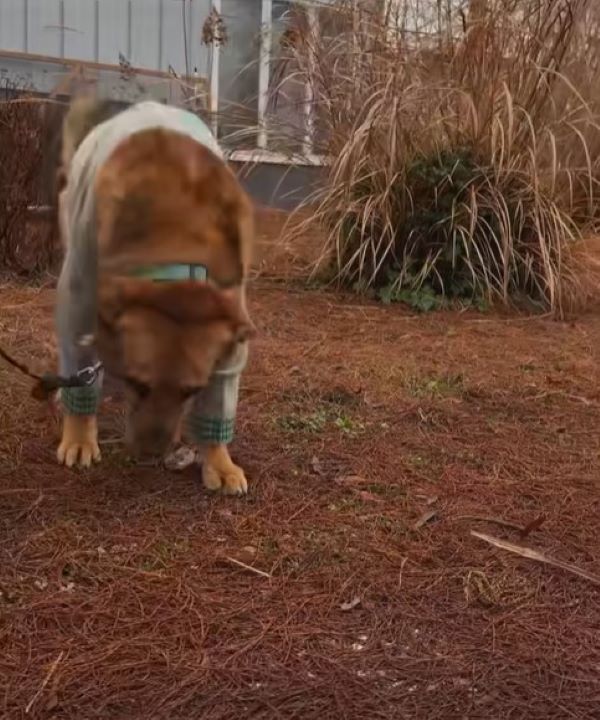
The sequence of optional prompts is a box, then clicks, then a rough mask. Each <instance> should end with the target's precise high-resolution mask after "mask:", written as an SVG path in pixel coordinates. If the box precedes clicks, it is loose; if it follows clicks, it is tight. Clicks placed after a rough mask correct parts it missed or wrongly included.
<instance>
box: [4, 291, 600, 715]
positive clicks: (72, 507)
mask: <svg viewBox="0 0 600 720" xmlns="http://www.w3.org/2000/svg"><path fill="white" fill-rule="evenodd" d="M53 300H54V296H53V292H52V291H49V290H46V291H39V290H33V289H31V288H29V289H27V288H23V287H20V288H12V289H11V288H4V289H2V292H1V293H0V311H1V317H2V323H1V325H2V327H1V328H0V342H1V343H2V345H3V346H4V347H7V348H10V349H11V350H12V351H13V352H14V353H15V354H16V355H18V356H20V357H27V358H28V359H29V362H30V363H31V365H32V367H35V368H36V369H39V370H44V369H46V368H47V367H48V363H49V362H50V360H49V358H52V357H54V344H53V341H52V329H51V328H52V306H53ZM250 302H251V312H252V316H253V318H254V319H255V321H256V322H257V325H258V330H259V335H258V337H257V339H256V342H255V343H254V346H253V350H252V354H251V362H250V365H249V368H248V371H247V372H246V373H245V374H244V379H243V386H242V394H241V403H240V414H239V427H238V429H239V433H238V437H237V440H236V442H235V445H234V447H233V453H234V457H235V458H236V459H238V461H239V462H241V463H242V464H243V465H244V467H245V468H246V469H247V471H248V475H249V478H250V480H251V493H250V495H249V496H248V497H247V498H245V499H244V500H240V501H237V500H232V499H231V498H222V497H212V496H209V495H208V494H207V493H205V492H204V491H203V490H202V488H201V484H200V479H199V472H198V470H197V469H190V470H188V471H186V472H184V473H183V474H171V473H166V472H164V471H161V470H159V469H156V468H140V467H135V466H132V465H131V464H130V463H129V462H127V459H126V456H125V453H124V449H123V446H122V443H121V438H122V435H121V434H120V433H119V429H120V427H121V425H122V413H123V409H124V408H123V405H122V402H121V400H119V399H118V397H117V396H116V394H115V393H114V391H113V389H112V388H110V387H108V385H107V388H106V397H105V403H104V405H103V408H102V413H101V417H100V422H101V442H102V450H103V455H104V459H103V463H101V464H100V465H99V466H97V467H95V468H93V469H92V470H90V471H89V472H85V473H84V472H76V471H67V470H65V469H64V468H61V467H59V466H57V465H56V463H55V459H54V448H55V446H56V437H57V433H58V427H57V424H56V423H55V422H54V421H53V420H52V418H51V417H48V414H47V411H46V409H45V408H44V406H41V405H39V404H34V401H33V400H32V399H31V398H29V397H28V392H27V391H28V383H27V382H26V381H25V380H24V379H22V378H20V377H19V376H18V374H16V373H15V372H14V371H13V370H12V369H11V368H9V367H6V366H0V379H1V380H2V382H1V384H0V387H1V395H0V425H1V427H2V434H1V437H0V457H1V458H2V464H1V466H0V613H1V616H2V623H1V624H0V647H1V648H2V653H0V718H2V719H3V720H4V718H6V720H13V719H14V720H21V719H22V720H28V719H29V718H34V719H36V720H38V719H39V720H52V719H55V720H58V719H59V718H60V720H71V719H73V720H75V719H77V720H81V719H83V718H85V719H86V720H87V719H88V718H89V719H90V720H91V719H92V718H110V719H111V720H125V719H127V720H138V719H139V720H142V719H143V720H148V719H151V720H163V719H164V720H167V719H168V720H184V719H188V718H206V719H214V720H217V719H219V720H232V719H233V718H240V717H251V718H260V719H263V718H264V720H272V718H277V717H284V718H302V720H312V719H318V720H339V718H357V719H361V720H362V719H365V718H369V719H371V718H381V719H383V718H398V717H407V718H427V719H428V720H430V719H431V720H449V719H454V718H464V717H469V718H493V719H494V720H495V719H496V718H527V720H542V719H543V720H564V719H565V718H578V719H580V720H584V719H585V720H588V719H589V720H592V718H597V716H598V712H597V706H598V697H599V693H600V680H599V678H598V665H599V663H600V647H599V645H598V642H597V637H598V625H599V620H600V611H599V607H600V605H599V603H598V588H597V587H596V586H594V585H593V584H591V583H589V582H588V581H587V580H584V579H582V578H577V577H572V576H571V575H569V574H567V573H565V572H563V571H562V570H559V569H557V568H552V567H546V566H543V565H540V564H539V563H537V562H532V561H530V560H526V559H523V558H519V557H518V556H515V555H513V554H511V553H507V552H505V551H503V550H498V549H494V548H492V547H490V546H489V545H487V544H486V543H483V542H481V541H479V540H478V539H476V538H474V537H472V536H471V534H470V531H473V530H474V531H476V532H483V533H489V534H493V535H495V536H501V537H502V538H503V539H504V540H507V541H509V542H513V543H521V544H526V545H527V546H529V547H531V548H535V549H536V550H539V551H542V552H544V553H545V554H546V555H549V556H551V557H554V558H557V559H560V560H562V561H565V562H569V563H572V564H575V565H576V566H577V567H579V568H581V569H584V570H586V571H588V572H590V573H594V574H597V573H598V572H599V570H600V567H599V563H598V557H597V547H598V542H597V538H598V533H599V532H600V515H599V513H598V507H600V493H599V488H598V472H599V470H600V464H599V460H598V458H599V457H600V437H599V436H598V432H597V428H598V425H599V423H600V404H599V398H600V382H599V379H598V374H597V372H595V368H596V364H597V359H596V356H595V351H594V348H595V347H598V344H599V343H600V320H599V318H598V317H597V316H592V315H589V316H587V317H583V318H581V319H580V320H579V321H578V322H577V323H562V322H551V321H548V320H545V319H542V318H534V319H523V318H514V317H510V318H504V319H503V318H498V317H492V316H490V317H486V318H481V317H480V316H479V315H476V314H474V313H468V312H467V313H443V314H437V313H436V314H431V315H429V316H427V317H425V318H422V317H417V316H415V315H409V314H407V313H405V312H403V311H401V310H400V309H399V308H393V309H390V308H385V307H384V308H382V307H377V306H375V305H374V304H373V303H370V302H365V301H363V300H360V299H356V298H353V297H352V296H349V295H344V296H337V295H334V294H333V293H322V292H320V293H315V292H300V291H298V290H297V289H296V290H293V289H289V288H288V289H286V288H281V287H280V286H275V285H274V284H272V283H266V282H265V281H264V280H261V281H260V282H257V283H256V282H255V283H253V284H252V288H251V292H250ZM507 348H509V349H510V351H509V352H507ZM399 349H400V350H399ZM466 358H468V361H467V360H466ZM458 378H462V380H461V381H460V382H458ZM431 512H435V518H433V519H432V520H431V521H430V522H426V523H424V524H421V523H423V518H424V517H426V516H427V515H428V514H429V513H431ZM541 516H545V518H546V520H545V522H544V523H543V524H542V525H541V527H540V526H538V527H537V528H536V529H535V530H532V531H531V533H530V534H529V536H528V538H527V539H526V540H522V539H521V538H520V536H519V534H518V527H521V528H526V527H527V526H529V527H531V523H532V522H534V521H536V520H537V519H538V518H540V517H541ZM485 517H491V518H502V519H503V520H504V521H506V522H508V523H510V524H511V525H514V526H518V527H517V528H514V529H513V528H512V527H508V528H503V527H501V526H499V525H498V524H497V523H491V522H489V521H487V520H484V519H482V518H485ZM231 559H233V560H234V561H237V562H241V563H244V564H245V565H249V566H252V567H253V568H255V569H256V570H259V571H261V572H264V573H267V574H268V575H269V576H270V577H264V576H262V575H260V574H257V573H256V572H253V571H248V570H246V569H245V568H244V567H241V566H240V565H239V564H237V563H236V562H231ZM26 710H29V712H26Z"/></svg>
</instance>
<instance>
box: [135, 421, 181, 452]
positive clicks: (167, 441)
mask: <svg viewBox="0 0 600 720" xmlns="http://www.w3.org/2000/svg"><path fill="white" fill-rule="evenodd" d="M129 441H130V442H129V445H130V446H131V448H132V450H133V451H134V453H135V455H138V456H141V457H158V456H160V455H164V454H165V453H166V452H167V451H168V450H169V448H170V447H171V444H172V442H173V438H172V437H171V433H169V432H168V431H167V430H166V429H165V428H163V427H161V426H160V425H156V426H152V427H147V428H144V430H143V431H142V432H136V430H135V428H132V431H131V433H130V436H129Z"/></svg>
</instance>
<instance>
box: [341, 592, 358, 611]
mask: <svg viewBox="0 0 600 720" xmlns="http://www.w3.org/2000/svg"><path fill="white" fill-rule="evenodd" d="M360 603H361V600H360V598H359V597H358V595H356V596H355V597H353V598H352V600H350V601H349V602H345V603H342V604H341V605H340V610H343V611H344V612H349V611H350V610H354V608H355V607H358V606H359V605H360Z"/></svg>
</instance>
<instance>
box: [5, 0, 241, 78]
mask: <svg viewBox="0 0 600 720" xmlns="http://www.w3.org/2000/svg"><path fill="white" fill-rule="evenodd" d="M248 1H249V2H250V1H251V0H248ZM210 9H211V0H186V2H185V3H184V2H183V0H0V51H1V50H10V51H16V52H24V53H32V54H35V55H47V56H50V57H55V58H66V59H69V60H82V61H84V62H86V61H87V62H94V61H95V62H100V63H107V64H110V65H118V63H119V57H120V56H123V57H125V58H127V60H128V61H129V62H130V63H131V64H132V65H134V66H135V67H140V68H144V69H148V70H163V71H167V70H168V69H169V66H171V67H172V68H174V69H175V70H176V72H178V73H180V74H185V73H186V70H189V72H191V71H192V70H193V68H194V67H197V68H198V71H199V72H200V73H202V72H206V69H207V65H208V52H207V48H206V47H205V46H203V45H202V43H201V41H200V39H201V34H202V25H203V23H204V21H205V19H206V17H207V16H208V14H209V12H210ZM184 13H185V17H184ZM184 27H185V31H186V33H187V40H188V42H187V47H188V57H187V62H186V57H185V45H186V43H185V42H184Z"/></svg>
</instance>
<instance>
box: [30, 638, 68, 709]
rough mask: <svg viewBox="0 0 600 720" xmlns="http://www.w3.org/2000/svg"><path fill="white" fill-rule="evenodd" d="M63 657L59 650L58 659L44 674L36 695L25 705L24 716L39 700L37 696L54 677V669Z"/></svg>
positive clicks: (63, 653) (63, 652)
mask: <svg viewBox="0 0 600 720" xmlns="http://www.w3.org/2000/svg"><path fill="white" fill-rule="evenodd" d="M64 655H65V651H64V650H61V651H60V654H59V656H58V657H57V658H56V660H55V661H54V662H53V663H52V665H50V668H49V670H48V672H47V673H46V677H45V678H44V680H43V682H42V684H41V685H40V687H39V688H38V690H37V692H36V694H35V695H34V696H33V697H32V698H31V700H30V701H29V702H28V703H27V707H26V708H25V714H26V715H29V711H30V710H31V708H32V707H33V704H34V703H35V701H36V700H37V699H38V698H39V696H40V695H41V694H42V693H43V692H44V688H45V687H46V685H47V684H48V683H49V682H50V678H51V677H52V676H53V675H54V673H55V672H56V668H57V667H58V664H59V663H60V661H61V660H62V659H63V657H64Z"/></svg>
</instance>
